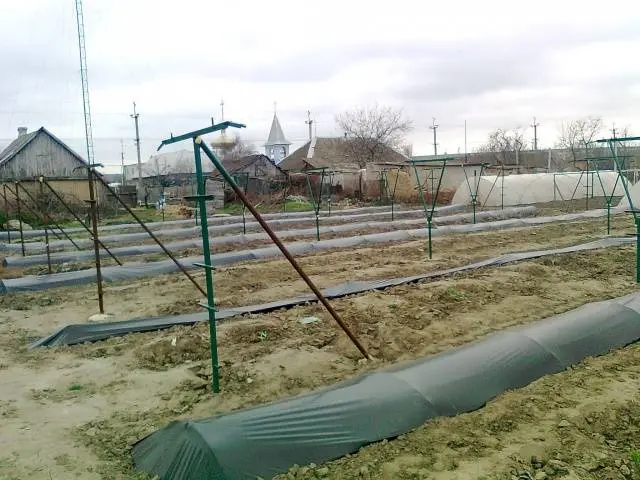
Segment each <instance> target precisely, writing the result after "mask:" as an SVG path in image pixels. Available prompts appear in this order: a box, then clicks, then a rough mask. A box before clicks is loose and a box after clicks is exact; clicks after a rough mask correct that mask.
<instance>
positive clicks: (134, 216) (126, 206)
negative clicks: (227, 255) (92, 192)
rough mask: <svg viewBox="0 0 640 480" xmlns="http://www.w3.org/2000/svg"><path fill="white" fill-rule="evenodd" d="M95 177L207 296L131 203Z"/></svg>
mask: <svg viewBox="0 0 640 480" xmlns="http://www.w3.org/2000/svg"><path fill="white" fill-rule="evenodd" d="M95 178H96V179H97V180H98V181H99V182H100V183H102V185H104V187H105V188H106V189H107V191H109V193H111V195H113V197H114V198H115V199H116V200H117V201H118V202H119V203H120V205H122V206H123V208H124V209H125V210H126V211H127V213H128V214H129V215H131V216H132V217H133V218H134V219H135V221H136V222H138V224H139V225H140V226H141V227H142V229H143V230H144V231H145V232H147V233H148V234H149V236H150V237H151V238H152V239H153V240H154V241H155V242H156V243H157V244H158V245H159V246H160V248H161V249H162V251H163V252H164V253H165V254H166V255H167V256H168V257H169V258H170V259H171V260H172V261H173V263H175V264H176V266H177V267H178V268H179V269H180V271H181V272H182V273H184V274H185V275H186V277H187V278H188V279H189V280H190V281H191V283H193V284H194V285H195V287H196V288H197V289H198V290H199V291H200V293H202V295H204V296H206V295H207V292H205V291H204V289H203V288H202V287H201V286H200V284H198V282H196V280H195V278H193V277H192V276H191V274H190V273H189V272H187V269H186V268H184V266H183V265H182V264H181V263H180V262H179V261H178V259H177V258H176V257H174V256H173V254H172V253H171V252H170V251H169V250H167V247H165V246H164V244H163V243H162V242H161V241H160V239H158V237H156V236H155V235H154V234H153V232H152V231H151V230H149V228H148V227H147V226H146V225H145V224H144V222H143V221H142V220H140V218H139V217H138V216H137V215H136V214H135V213H134V212H133V210H131V209H130V208H129V205H127V204H126V203H125V202H124V200H122V198H120V195H118V194H117V193H116V192H115V190H113V188H111V186H109V184H108V183H107V182H105V181H104V179H102V178H101V177H100V176H99V175H95Z"/></svg>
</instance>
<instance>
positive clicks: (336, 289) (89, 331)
mask: <svg viewBox="0 0 640 480" xmlns="http://www.w3.org/2000/svg"><path fill="white" fill-rule="evenodd" d="M632 243H634V239H633V238H615V237H607V238H604V239H601V240H596V241H593V242H588V243H582V244H579V245H572V246H569V247H565V248H555V249H551V250H536V251H529V252H515V253H507V254H504V255H500V256H498V257H494V258H490V259H487V260H482V261H479V262H474V263H471V264H468V265H463V266H460V267H456V268H450V269H447V270H442V271H437V272H429V273H425V274H420V275H412V276H410V277H400V278H391V279H382V280H372V281H356V282H354V281H351V282H345V283H341V284H338V285H334V286H332V287H329V288H326V289H324V290H323V291H322V293H323V294H324V295H325V296H326V297H327V298H329V299H338V298H343V297H345V296H347V295H354V294H360V293H364V292H368V291H371V290H384V289H386V288H389V287H394V286H398V285H405V284H410V283H415V282H419V281H423V280H434V279H438V278H442V277H444V276H447V275H452V274H455V273H461V272H466V271H470V270H475V269H478V268H483V267H489V266H499V265H505V264H507V263H513V262H519V261H523V260H530V259H533V258H540V257H545V256H549V255H560V254H567V253H575V252H579V251H586V250H594V249H599V248H607V247H616V246H620V245H625V244H632ZM315 301H316V297H315V296H314V295H313V294H303V295H299V296H297V297H293V298H289V299H284V300H277V301H273V302H268V303H262V304H257V305H248V306H242V307H233V308H223V309H220V310H218V311H217V312H216V318H217V320H218V321H220V322H222V321H225V320H227V319H230V318H233V317H236V316H240V315H246V314H257V313H268V312H271V311H273V310H278V309H281V308H292V307H294V306H297V305H302V304H305V303H309V302H315ZM207 320H208V314H207V313H206V312H199V313H188V314H183V315H175V316H174V315H172V316H161V317H151V318H139V319H132V320H126V321H120V322H104V323H82V324H75V325H67V326H65V327H62V328H60V329H59V330H57V331H56V332H54V333H52V334H50V335H48V336H46V337H44V338H42V339H40V340H38V341H36V342H34V343H33V344H32V345H31V346H30V347H29V348H36V347H45V346H46V347H52V346H63V345H76V344H78V343H85V342H97V341H101V340H106V339H107V338H111V337H116V336H121V335H127V334H129V333H142V332H151V331H156V330H164V329H167V328H171V327H174V326H178V325H182V326H188V325H193V324H195V323H198V322H204V321H207Z"/></svg>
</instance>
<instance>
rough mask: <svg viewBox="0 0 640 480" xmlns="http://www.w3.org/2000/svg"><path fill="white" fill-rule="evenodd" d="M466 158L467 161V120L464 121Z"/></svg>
mask: <svg viewBox="0 0 640 480" xmlns="http://www.w3.org/2000/svg"><path fill="white" fill-rule="evenodd" d="M464 159H465V161H467V159H468V156H467V121H466V120H465V121H464Z"/></svg>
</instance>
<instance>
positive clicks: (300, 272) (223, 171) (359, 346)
mask: <svg viewBox="0 0 640 480" xmlns="http://www.w3.org/2000/svg"><path fill="white" fill-rule="evenodd" d="M196 140H198V142H197V144H199V145H200V148H201V149H202V150H203V151H204V153H205V154H206V155H207V157H209V159H210V160H211V161H212V162H213V164H214V166H215V167H216V169H217V170H218V171H219V172H220V173H221V174H222V176H223V177H224V179H225V180H226V181H227V183H229V185H230V186H231V188H232V189H233V191H234V192H235V193H236V195H237V196H238V198H240V200H242V202H243V203H244V204H245V205H246V206H247V208H248V209H249V211H250V212H251V213H252V214H253V216H254V217H255V219H256V220H257V222H258V223H259V224H260V226H261V227H262V228H263V229H264V231H265V232H266V233H267V235H269V237H270V238H271V240H273V243H275V244H276V246H277V247H278V249H280V251H281V252H282V254H283V255H284V256H285V258H286V259H287V260H288V261H289V263H290V264H291V266H292V267H293V268H294V269H295V270H296V272H298V275H300V277H301V278H302V279H303V280H304V282H305V283H306V284H307V286H308V287H309V288H310V289H311V291H312V292H313V293H314V294H315V296H316V297H317V298H318V300H319V301H320V303H322V305H323V306H324V307H325V308H326V309H327V311H328V312H329V314H330V315H331V316H332V317H333V318H334V320H335V321H336V322H337V323H338V325H339V326H340V328H342V330H343V331H344V332H345V333H346V334H347V336H348V337H349V339H350V340H351V341H352V342H353V344H354V345H355V346H356V348H357V349H358V350H359V351H360V353H361V354H362V356H363V357H365V358H367V359H370V358H371V357H370V355H369V353H368V352H367V350H366V349H365V347H364V346H363V345H362V344H361V343H360V341H359V340H358V338H357V337H356V336H355V334H354V333H353V332H352V331H351V330H350V329H349V327H348V326H347V324H346V323H344V321H343V320H342V318H340V315H338V312H336V311H335V310H334V308H333V306H332V305H331V304H330V303H329V301H328V300H327V299H326V298H325V296H324V295H323V294H322V292H321V291H320V290H319V289H318V287H317V286H316V285H315V283H313V281H312V280H311V278H309V276H308V275H307V274H306V273H305V271H304V270H303V269H302V267H301V266H300V264H299V263H298V262H297V260H296V259H295V258H294V257H293V256H292V255H291V253H290V252H289V250H287V248H286V247H285V246H284V244H283V243H282V241H281V240H280V239H279V238H278V236H277V235H276V234H275V233H274V232H273V230H271V227H269V225H268V224H267V222H266V221H265V220H264V219H263V218H262V216H261V215H260V213H259V212H258V211H257V210H256V208H255V207H254V206H253V205H252V204H251V202H250V201H249V199H248V198H247V197H246V195H245V194H244V193H243V192H242V190H241V189H240V188H239V187H238V185H237V184H236V182H234V181H233V178H231V175H229V173H228V172H227V170H226V169H225V168H224V166H223V165H222V163H220V160H218V158H217V157H216V156H215V155H214V153H213V152H212V151H211V150H210V149H209V147H207V145H206V144H205V143H204V142H202V139H200V137H197V139H196Z"/></svg>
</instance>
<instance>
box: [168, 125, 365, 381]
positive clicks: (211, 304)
mask: <svg viewBox="0 0 640 480" xmlns="http://www.w3.org/2000/svg"><path fill="white" fill-rule="evenodd" d="M229 127H233V128H244V127H245V126H244V125H243V124H239V123H234V122H228V121H227V122H223V123H220V124H217V125H211V126H209V127H207V128H203V129H200V130H196V131H193V132H189V133H186V134H183V135H179V136H177V137H174V136H171V138H169V139H166V140H164V141H163V142H162V143H161V144H160V146H159V147H158V150H160V148H162V147H163V146H164V145H169V144H172V143H176V142H180V141H184V140H192V141H193V146H194V153H195V160H196V172H197V175H198V177H199V181H198V188H199V190H198V192H199V195H198V202H199V205H200V207H201V209H200V210H201V212H200V219H201V221H202V222H203V223H204V225H202V241H203V252H204V261H205V263H204V264H197V265H198V266H200V267H203V268H205V273H207V305H203V306H205V307H206V308H207V310H208V311H209V329H210V334H211V337H210V338H211V361H212V367H213V378H212V386H213V388H214V391H219V373H218V367H217V363H218V353H217V337H216V320H215V295H214V291H213V274H212V272H213V265H211V263H210V262H211V259H210V253H209V243H208V230H207V225H206V222H207V213H206V209H205V208H204V206H205V203H204V202H205V200H207V199H209V198H212V197H209V196H206V195H205V194H204V189H203V188H202V181H201V180H200V179H201V177H202V160H201V152H200V150H202V151H203V152H204V153H205V155H206V156H207V157H208V158H209V160H211V162H212V163H213V165H214V166H215V168H216V169H217V170H218V171H219V172H220V173H221V174H222V177H223V178H224V180H225V181H226V182H227V183H229V185H230V186H231V188H232V189H233V191H234V192H235V194H236V195H237V196H238V197H239V198H240V200H241V201H242V203H244V204H245V205H246V206H247V208H248V209H249V211H250V212H251V214H252V215H253V216H254V217H255V219H256V220H257V222H258V223H259V224H260V226H261V227H262V228H263V229H264V231H265V232H266V233H267V235H269V237H270V238H271V240H273V242H274V243H275V244H276V246H277V247H278V249H279V250H280V251H281V252H282V254H283V255H284V256H285V258H286V259H287V260H288V261H289V263H290V264H291V266H293V268H294V269H295V270H296V271H297V272H298V274H299V275H300V277H301V278H302V279H303V280H304V281H305V283H306V284H307V286H309V288H310V289H311V290H312V291H313V293H314V294H315V295H316V297H317V298H318V300H319V301H320V303H322V305H323V306H324V307H325V308H326V309H327V311H328V312H329V313H330V314H331V316H332V317H333V318H334V319H335V320H336V322H337V323H338V324H339V325H340V327H341V328H342V329H343V331H344V332H345V333H346V334H347V336H348V337H349V338H350V339H351V341H352V342H353V343H354V344H355V345H356V347H357V348H358V350H359V351H360V353H362V355H363V356H364V357H365V358H367V359H369V358H370V356H369V354H368V353H367V350H366V349H365V348H364V346H363V345H362V344H361V343H360V342H359V341H358V339H357V337H356V336H355V335H354V334H353V333H352V332H351V330H350V329H349V327H348V326H347V325H346V324H345V323H344V322H343V321H342V319H341V318H340V316H339V315H338V313H337V312H336V311H335V310H334V309H333V307H332V306H331V304H330V303H329V302H328V300H327V299H326V298H325V297H324V295H323V294H322V292H321V291H320V290H319V289H318V287H316V285H315V284H314V283H313V281H312V280H311V279H310V278H309V277H308V276H307V274H306V273H305V272H304V270H302V268H301V267H300V265H299V264H298V262H297V261H296V260H295V258H293V256H292V255H291V253H290V252H289V251H288V250H287V248H286V247H285V246H284V244H283V243H282V241H281V240H280V239H279V238H278V237H277V236H276V234H275V233H274V232H273V230H271V228H270V227H269V225H268V224H267V222H265V220H264V219H263V218H262V215H260V213H259V212H258V211H257V210H256V208H255V207H254V206H253V205H252V204H251V202H249V200H248V198H247V196H246V195H245V194H244V193H243V192H242V190H241V189H240V187H238V185H237V184H236V182H235V181H234V180H233V178H232V176H231V175H230V174H229V172H227V170H226V169H225V168H224V166H223V165H222V163H221V162H220V160H219V159H218V158H217V157H216V155H215V154H214V153H213V152H212V151H211V150H210V149H209V147H208V146H207V145H206V143H205V142H203V141H202V139H201V138H200V137H201V135H205V134H207V133H213V132H215V131H219V130H223V129H226V128H229Z"/></svg>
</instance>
